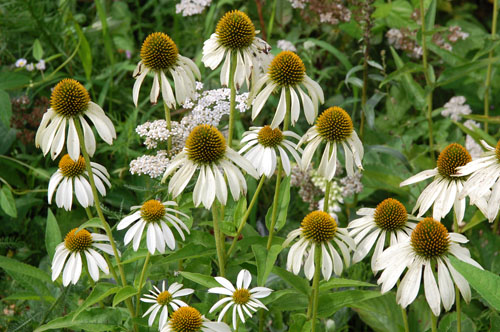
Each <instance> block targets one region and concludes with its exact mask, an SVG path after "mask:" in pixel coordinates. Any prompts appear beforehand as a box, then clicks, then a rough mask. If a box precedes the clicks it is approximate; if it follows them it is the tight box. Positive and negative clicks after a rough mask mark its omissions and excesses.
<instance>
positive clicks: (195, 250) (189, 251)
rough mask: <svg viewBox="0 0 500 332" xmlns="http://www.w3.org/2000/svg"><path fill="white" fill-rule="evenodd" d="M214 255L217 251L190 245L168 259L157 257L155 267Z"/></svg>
mask: <svg viewBox="0 0 500 332" xmlns="http://www.w3.org/2000/svg"><path fill="white" fill-rule="evenodd" d="M213 254H215V249H208V248H207V247H205V246H202V245H199V244H194V243H189V244H187V245H185V246H184V247H182V248H180V249H178V250H176V251H175V252H173V253H171V254H170V255H168V256H166V257H164V256H158V257H157V258H156V257H155V258H154V263H155V265H159V266H160V265H162V264H167V263H170V262H176V261H179V260H181V259H192V258H200V257H205V256H211V255H213ZM144 257H145V256H144Z"/></svg>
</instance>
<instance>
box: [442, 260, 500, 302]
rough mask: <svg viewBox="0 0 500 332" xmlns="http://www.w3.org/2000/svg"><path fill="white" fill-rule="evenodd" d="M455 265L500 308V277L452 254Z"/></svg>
mask: <svg viewBox="0 0 500 332" xmlns="http://www.w3.org/2000/svg"><path fill="white" fill-rule="evenodd" d="M450 261H451V264H452V265H453V267H454V268H455V269H456V270H457V271H458V272H459V273H460V274H461V275H462V276H463V277H464V278H465V279H466V280H467V281H468V282H469V284H470V285H471V286H472V288H474V289H475V290H476V291H477V292H478V293H479V294H480V295H481V296H482V297H483V299H485V300H486V301H487V302H488V303H489V304H490V306H492V307H493V308H494V309H495V310H500V292H498V290H499V289H500V277H499V276H498V275H496V274H494V273H491V272H490V271H486V270H481V269H478V268H477V267H475V266H473V265H470V264H468V263H465V262H462V261H461V260H458V259H457V258H455V257H453V256H450Z"/></svg>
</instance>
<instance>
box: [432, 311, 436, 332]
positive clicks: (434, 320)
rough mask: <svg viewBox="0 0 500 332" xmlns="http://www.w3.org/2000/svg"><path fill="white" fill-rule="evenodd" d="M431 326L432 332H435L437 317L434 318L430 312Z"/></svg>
mask: <svg viewBox="0 0 500 332" xmlns="http://www.w3.org/2000/svg"><path fill="white" fill-rule="evenodd" d="M431 326H432V332H437V317H436V316H434V314H433V313H432V310H431Z"/></svg>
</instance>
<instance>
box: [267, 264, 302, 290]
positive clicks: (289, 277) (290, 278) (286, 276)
mask: <svg viewBox="0 0 500 332" xmlns="http://www.w3.org/2000/svg"><path fill="white" fill-rule="evenodd" d="M273 273H274V274H277V275H278V276H279V277H280V278H281V279H283V280H284V281H286V282H287V283H288V284H289V285H290V286H292V287H293V288H295V289H296V290H298V291H299V292H301V293H302V294H304V295H307V296H309V292H310V291H311V288H310V287H309V282H307V280H306V279H304V278H302V277H299V276H296V275H295V274H293V273H292V272H288V271H287V270H285V269H283V268H281V267H278V266H274V267H273Z"/></svg>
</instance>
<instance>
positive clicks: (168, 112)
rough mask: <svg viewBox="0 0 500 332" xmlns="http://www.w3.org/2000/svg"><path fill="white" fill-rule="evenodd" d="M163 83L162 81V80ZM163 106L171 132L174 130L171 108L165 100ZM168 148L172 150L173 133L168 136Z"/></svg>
mask: <svg viewBox="0 0 500 332" xmlns="http://www.w3.org/2000/svg"><path fill="white" fill-rule="evenodd" d="M160 84H161V81H160ZM163 108H164V109H165V120H166V121H167V129H168V131H169V132H170V130H172V120H171V118H170V108H168V106H167V103H165V102H163ZM167 150H168V152H170V151H171V150H172V135H171V134H170V135H169V136H168V140H167Z"/></svg>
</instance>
